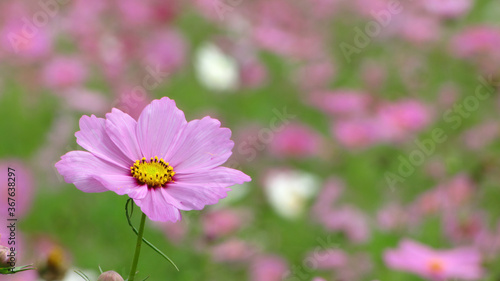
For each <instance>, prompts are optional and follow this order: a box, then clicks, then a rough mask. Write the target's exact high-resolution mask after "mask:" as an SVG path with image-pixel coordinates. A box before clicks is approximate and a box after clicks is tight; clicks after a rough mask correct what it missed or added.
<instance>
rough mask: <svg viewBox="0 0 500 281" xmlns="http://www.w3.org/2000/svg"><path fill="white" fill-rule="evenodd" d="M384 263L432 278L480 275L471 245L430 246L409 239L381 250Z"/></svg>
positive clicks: (475, 276)
mask: <svg viewBox="0 0 500 281" xmlns="http://www.w3.org/2000/svg"><path fill="white" fill-rule="evenodd" d="M384 260H385V263H386V264H387V266H389V267H390V268H392V269H396V270H403V271H408V272H412V273H415V274H418V275H420V276H422V277H424V278H427V279H430V280H433V281H444V280H451V279H454V278H457V279H466V280H477V279H479V278H481V276H482V275H483V270H482V268H481V255H480V254H479V252H478V251H477V250H476V249H474V248H465V247H462V248H455V249H451V250H434V249H432V248H429V247H427V246H425V245H422V244H420V243H417V242H415V241H412V240H408V239H406V240H403V241H402V242H401V243H400V244H399V248H398V249H395V250H388V251H386V252H385V253H384Z"/></svg>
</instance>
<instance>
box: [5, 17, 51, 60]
mask: <svg viewBox="0 0 500 281" xmlns="http://www.w3.org/2000/svg"><path fill="white" fill-rule="evenodd" d="M26 30H27V31H26ZM0 49H1V50H2V51H4V52H6V53H7V54H8V55H9V56H12V55H13V56H14V57H16V58H23V59H26V60H34V59H40V58H42V57H45V56H47V55H48V54H49V53H50V52H51V50H52V38H51V36H50V34H49V33H48V32H47V31H45V30H44V29H43V28H37V27H35V26H32V27H26V28H25V27H24V26H23V25H22V24H16V23H7V24H6V25H5V26H4V27H3V29H2V30H1V31H0Z"/></svg>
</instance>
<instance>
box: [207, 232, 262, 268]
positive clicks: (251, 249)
mask: <svg viewBox="0 0 500 281" xmlns="http://www.w3.org/2000/svg"><path fill="white" fill-rule="evenodd" d="M257 251H258V250H257V247H256V246H255V245H254V244H252V243H250V242H247V241H244V240H241V239H237V238H232V239H230V240H227V241H224V242H222V243H220V244H218V245H216V246H214V247H213V248H212V249H211V256H212V259H213V260H214V261H215V262H220V263H239V262H248V261H250V260H251V258H252V257H253V256H254V255H255V254H256V253H257Z"/></svg>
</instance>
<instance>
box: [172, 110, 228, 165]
mask: <svg viewBox="0 0 500 281" xmlns="http://www.w3.org/2000/svg"><path fill="white" fill-rule="evenodd" d="M230 137H231V130H229V129H227V128H220V122H219V120H216V119H212V118H210V117H208V116H207V117H205V118H203V119H201V120H193V121H191V122H189V123H188V124H187V126H186V127H185V129H184V131H182V133H181V135H180V136H179V139H178V140H177V141H176V143H175V148H174V149H173V150H172V153H171V154H170V156H169V158H168V161H169V162H170V165H171V166H172V167H173V168H174V171H175V172H176V173H181V172H195V171H199V170H200V169H210V168H213V167H216V166H219V165H221V164H223V163H224V162H226V160H227V159H228V158H229V156H231V149H232V148H233V146H234V143H233V141H231V140H230V139H229V138H230Z"/></svg>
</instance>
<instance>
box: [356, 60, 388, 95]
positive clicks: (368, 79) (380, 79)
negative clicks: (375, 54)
mask: <svg viewBox="0 0 500 281" xmlns="http://www.w3.org/2000/svg"><path fill="white" fill-rule="evenodd" d="M386 68H387V67H386V66H384V65H383V64H381V63H380V62H378V61H375V60H368V61H365V62H364V63H363V65H362V70H361V71H362V73H361V74H362V78H363V82H364V84H365V88H366V89H370V90H371V91H377V90H380V89H381V88H382V87H383V86H384V83H385V82H386V80H387V69H386Z"/></svg>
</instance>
